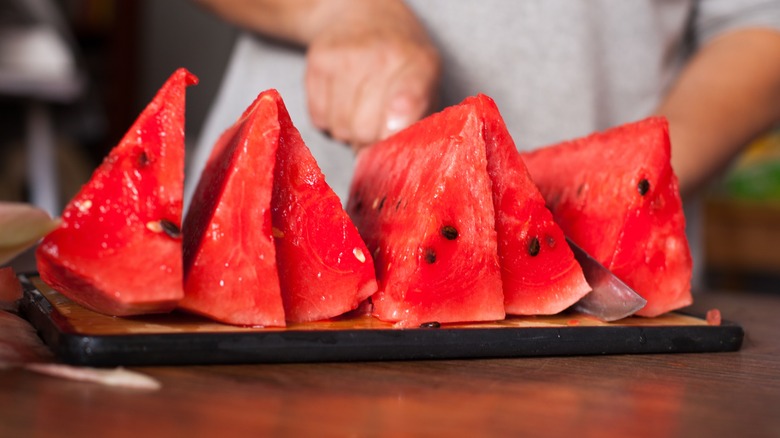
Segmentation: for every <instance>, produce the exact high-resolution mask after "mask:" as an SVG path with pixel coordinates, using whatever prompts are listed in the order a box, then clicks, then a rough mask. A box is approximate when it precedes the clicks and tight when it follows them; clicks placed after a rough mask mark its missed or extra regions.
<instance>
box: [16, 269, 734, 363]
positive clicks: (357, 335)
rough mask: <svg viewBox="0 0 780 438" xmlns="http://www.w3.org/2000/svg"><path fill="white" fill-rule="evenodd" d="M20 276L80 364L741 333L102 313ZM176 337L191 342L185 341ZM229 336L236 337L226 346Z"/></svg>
mask: <svg viewBox="0 0 780 438" xmlns="http://www.w3.org/2000/svg"><path fill="white" fill-rule="evenodd" d="M22 280H23V284H24V285H25V288H26V299H25V303H23V304H25V305H24V306H23V308H24V309H25V313H27V316H28V318H29V319H30V320H31V322H33V324H34V325H35V326H36V327H37V328H38V329H39V331H40V332H41V335H42V337H43V338H44V341H46V342H47V344H49V346H50V347H51V348H52V349H53V350H54V352H55V354H57V355H58V356H60V357H61V358H62V359H63V360H64V361H66V362H71V363H79V364H86V365H106V364H111V365H122V364H149V365H156V364H167V363H237V362H265V361H273V362H297V361H333V360H336V361H341V360H395V359H437V358H468V357H522V356H540V355H576V354H626V353H629V354H630V353H664V352H669V353H674V352H707V351H733V350H735V349H739V347H740V345H741V342H742V335H743V333H742V329H741V327H739V326H738V325H736V324H733V323H730V322H726V323H725V324H723V325H720V326H711V325H708V323H707V321H706V320H704V319H703V318H699V317H696V316H691V315H686V314H682V313H676V312H672V313H669V314H666V315H663V316H659V317H655V318H642V317H629V318H625V319H622V320H620V321H616V322H611V323H605V322H602V321H599V320H597V319H595V318H593V317H590V316H588V315H582V314H576V313H563V314H559V315H554V316H532V317H519V316H510V317H507V319H505V320H501V321H495V322H484V323H470V324H442V325H441V327H439V328H435V329H431V328H411V329H410V328H405V329H400V328H396V327H393V325H392V324H390V323H386V322H383V321H380V320H378V319H376V318H373V317H371V316H368V315H364V314H363V315H361V314H354V315H346V316H343V317H339V318H335V319H333V320H328V321H319V322H312V323H301V324H290V325H288V326H287V327H284V328H277V327H274V328H261V327H238V326H232V325H227V324H222V323H218V322H214V321H211V320H208V319H206V318H203V317H200V316H197V315H191V314H187V313H183V312H178V311H177V312H172V313H170V314H158V315H144V316H135V317H112V316H106V315H102V314H99V313H96V312H93V311H91V310H88V309H86V308H84V307H81V306H80V305H78V304H76V303H74V302H72V301H70V300H69V299H68V298H66V297H65V296H63V295H62V294H60V293H58V292H57V291H55V290H53V289H51V288H50V287H48V286H47V285H46V284H45V283H44V282H43V281H41V280H40V278H38V277H37V276H34V275H31V276H23V277H22ZM182 342H184V343H185V344H187V343H188V344H189V345H191V346H192V348H189V349H188V348H183V349H182V348H181V345H180V344H181V343H182ZM231 342H236V343H238V344H237V345H239V346H238V347H236V345H233V346H231V347H230V348H228V349H227V350H225V349H224V348H222V347H224V346H225V345H226V344H230V343H231ZM380 344H381V345H382V346H383V347H382V348H379V349H377V347H378V346H379V345H380ZM240 345H244V347H245V348H241V347H240ZM448 345H449V347H447V346H448ZM172 347H176V348H172ZM221 348H222V350H220V349H221ZM291 351H292V352H293V353H290V352H291ZM231 352H232V353H231ZM144 354H146V356H144ZM176 354H178V355H179V356H175V355H176Z"/></svg>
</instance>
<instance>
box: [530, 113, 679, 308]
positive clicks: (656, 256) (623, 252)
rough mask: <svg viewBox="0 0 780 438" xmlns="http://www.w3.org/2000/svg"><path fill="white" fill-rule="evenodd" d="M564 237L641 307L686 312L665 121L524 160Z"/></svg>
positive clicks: (613, 131) (591, 138) (644, 123)
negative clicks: (604, 269)
mask: <svg viewBox="0 0 780 438" xmlns="http://www.w3.org/2000/svg"><path fill="white" fill-rule="evenodd" d="M523 158H524V159H525V160H526V163H527V165H528V169H529V170H530V172H531V175H532V177H533V180H534V182H536V184H537V185H538V186H539V188H540V190H541V192H542V193H543V195H544V197H545V199H546V200H547V205H548V206H549V207H550V209H551V210H552V212H553V214H554V216H555V219H556V221H557V222H558V223H559V224H560V226H561V227H562V228H563V230H564V232H566V234H567V235H568V236H569V237H570V238H571V239H572V240H574V241H575V242H576V243H577V244H578V245H580V246H581V247H582V248H583V249H584V250H585V251H587V252H588V253H590V254H591V255H592V256H593V257H594V258H596V259H597V260H598V261H599V262H601V263H602V264H603V265H604V266H606V267H607V268H608V269H610V270H611V271H612V272H613V273H614V274H615V275H617V276H618V277H619V278H620V279H622V280H623V281H624V282H625V283H626V284H628V285H629V286H631V287H632V288H633V289H634V290H636V291H637V292H638V293H639V294H640V295H642V296H643V297H644V298H645V299H646V300H647V305H646V306H645V307H644V308H643V309H642V310H640V311H639V312H637V315H641V316H656V315H660V314H662V313H665V312H668V311H671V310H674V309H678V308H680V307H683V306H686V305H689V304H691V302H692V296H691V293H690V281H691V255H690V251H689V248H688V241H687V239H686V237H685V217H684V216H683V210H682V201H681V199H680V195H679V189H678V186H677V177H676V176H675V174H674V172H673V171H672V167H671V164H670V158H671V147H670V143H669V128H668V124H667V121H666V119H664V118H661V117H652V118H648V119H645V120H641V121H638V122H635V123H629V124H626V125H623V126H619V127H616V128H613V129H610V130H608V131H605V132H603V133H595V134H592V135H590V136H587V137H583V138H580V139H576V140H572V141H569V142H564V143H561V144H557V145H553V146H548V147H546V148H543V149H540V150H537V151H534V152H530V153H526V154H523Z"/></svg>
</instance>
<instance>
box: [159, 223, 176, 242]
mask: <svg viewBox="0 0 780 438" xmlns="http://www.w3.org/2000/svg"><path fill="white" fill-rule="evenodd" d="M160 226H161V227H162V229H163V231H164V232H165V234H167V235H168V237H170V238H172V239H178V238H179V237H181V230H180V229H179V227H178V226H177V225H176V224H174V223H173V222H171V221H169V220H168V219H161V220H160Z"/></svg>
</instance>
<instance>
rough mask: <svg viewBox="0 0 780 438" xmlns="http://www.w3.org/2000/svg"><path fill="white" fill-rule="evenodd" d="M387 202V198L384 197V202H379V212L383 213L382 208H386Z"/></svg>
mask: <svg viewBox="0 0 780 438" xmlns="http://www.w3.org/2000/svg"><path fill="white" fill-rule="evenodd" d="M386 200H387V196H382V200H381V201H379V206H378V207H377V210H378V211H382V207H384V206H385V201H386Z"/></svg>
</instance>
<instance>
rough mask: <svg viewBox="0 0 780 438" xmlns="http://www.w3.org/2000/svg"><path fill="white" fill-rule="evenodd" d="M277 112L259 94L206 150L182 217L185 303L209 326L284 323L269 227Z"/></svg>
mask: <svg viewBox="0 0 780 438" xmlns="http://www.w3.org/2000/svg"><path fill="white" fill-rule="evenodd" d="M278 118H279V115H278V112H277V108H276V105H275V102H274V101H273V98H272V97H270V96H263V95H261V96H259V97H258V98H257V99H256V100H255V101H254V102H253V103H252V105H250V106H249V108H247V109H246V111H245V112H244V114H242V115H241V117H240V118H239V120H238V121H237V122H236V123H235V124H234V125H233V126H231V127H230V128H229V129H228V130H227V131H225V132H224V133H223V134H222V136H221V137H220V138H219V139H218V140H217V143H216V144H215V145H214V148H213V149H212V151H211V155H210V156H209V160H208V162H207V163H206V167H205V168H204V169H203V173H202V174H201V177H200V180H199V181H198V185H197V187H196V189H195V193H194V194H193V197H192V203H191V204H190V208H189V210H188V211H187V215H186V216H185V218H184V230H183V232H184V291H185V296H184V299H183V300H181V302H180V303H179V306H180V307H181V308H182V309H185V310H187V311H190V312H193V313H197V314H201V315H204V316H206V317H208V318H211V319H214V320H216V321H221V322H225V323H229V324H235V325H246V326H284V325H285V320H284V307H283V305H282V294H281V290H280V288H279V279H278V274H277V269H276V250H275V248H274V240H273V235H272V225H271V188H272V186H273V178H274V161H275V157H276V149H277V147H278V144H279V135H280V128H279V123H278Z"/></svg>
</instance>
